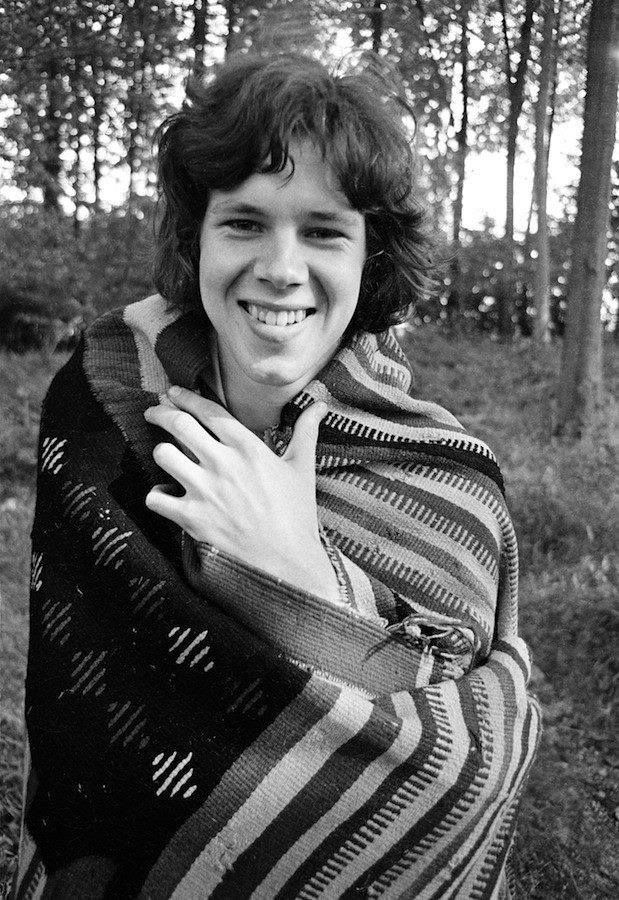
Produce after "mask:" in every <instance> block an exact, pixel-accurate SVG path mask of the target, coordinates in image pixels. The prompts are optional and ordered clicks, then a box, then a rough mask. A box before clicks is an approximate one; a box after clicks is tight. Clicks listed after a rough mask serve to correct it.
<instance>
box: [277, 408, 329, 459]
mask: <svg viewBox="0 0 619 900" xmlns="http://www.w3.org/2000/svg"><path fill="white" fill-rule="evenodd" d="M326 412H327V404H326V403H323V401H322V400H318V401H317V402H316V403H312V405H311V406H309V407H308V408H307V409H305V410H303V412H302V413H301V415H300V416H299V418H298V419H297V421H296V424H295V426H294V431H293V433H292V438H291V441H290V443H289V444H288V449H287V451H286V453H285V456H284V459H286V461H288V462H292V463H295V464H296V465H297V468H305V467H306V466H307V467H309V468H311V469H312V471H313V469H314V463H315V459H316V442H317V440H318V426H319V425H320V422H321V420H322V419H323V418H324V416H325V414H326Z"/></svg>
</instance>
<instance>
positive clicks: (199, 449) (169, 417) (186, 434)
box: [144, 404, 221, 462]
mask: <svg viewBox="0 0 619 900" xmlns="http://www.w3.org/2000/svg"><path fill="white" fill-rule="evenodd" d="M144 418H145V419H146V421H147V422H150V423H151V424H152V425H157V426H158V427H159V428H163V429H164V430H165V431H167V432H168V433H169V434H170V435H172V437H173V438H175V440H176V441H177V442H178V443H179V444H180V445H181V448H182V449H183V450H184V451H185V452H186V454H187V455H188V456H189V457H190V458H192V459H195V460H200V461H203V462H207V461H208V462H212V461H213V459H214V458H215V457H216V454H217V449H218V447H220V446H221V445H220V442H219V439H218V438H217V437H216V436H215V435H213V434H210V433H209V432H208V431H207V430H206V429H205V428H203V427H202V425H201V424H200V423H199V422H198V421H197V420H196V419H195V418H194V417H193V416H192V415H190V414H189V413H187V412H184V411H183V410H180V409H178V408H177V407H176V406H167V405H162V404H160V405H159V406H150V407H149V408H148V409H147V410H145V411H144Z"/></svg>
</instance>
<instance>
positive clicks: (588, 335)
mask: <svg viewBox="0 0 619 900" xmlns="http://www.w3.org/2000/svg"><path fill="white" fill-rule="evenodd" d="M618 23H619V7H618V6H617V4H615V3H614V2H613V0H593V2H592V5H591V15H590V20H589V33H588V43H587V87H586V95H585V112H584V128H583V137H582V149H581V162H580V183H579V187H578V199H577V212H576V221H575V223H574V233H573V238H572V261H571V270H570V279H569V296H568V307H567V319H566V329H565V339H564V344H563V355H562V364H561V374H560V380H559V411H558V412H559V414H558V422H557V429H556V430H557V433H558V434H560V435H564V436H566V437H572V438H584V437H588V436H590V435H591V433H592V430H593V428H594V425H595V424H596V419H597V411H598V408H599V402H600V392H601V382H602V333H601V322H600V308H601V303H602V294H603V291H604V286H605V283H606V255H607V229H608V222H609V199H610V188H611V164H612V154H613V145H614V138H615V127H616V110H617V85H618V81H619V68H618V66H617V57H616V51H617V41H618V37H619V35H618V31H619V24H618Z"/></svg>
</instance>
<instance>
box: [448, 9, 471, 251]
mask: <svg viewBox="0 0 619 900" xmlns="http://www.w3.org/2000/svg"><path fill="white" fill-rule="evenodd" d="M470 11H471V0H462V2H461V3H460V9H459V20H458V25H459V28H460V48H459V60H460V94H461V97H462V115H461V117H460V127H459V128H458V131H457V133H456V141H457V144H458V149H457V151H456V165H455V170H456V199H455V202H454V210H453V229H452V239H453V244H454V247H457V246H458V244H459V242H460V228H461V227H462V208H463V200H464V182H465V176H466V156H467V152H468V127H469V13H470Z"/></svg>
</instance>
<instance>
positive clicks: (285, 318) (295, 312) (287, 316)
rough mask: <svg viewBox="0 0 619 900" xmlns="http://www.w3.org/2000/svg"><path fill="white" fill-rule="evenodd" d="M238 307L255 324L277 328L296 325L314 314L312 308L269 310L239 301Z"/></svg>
mask: <svg viewBox="0 0 619 900" xmlns="http://www.w3.org/2000/svg"><path fill="white" fill-rule="evenodd" d="M239 306H240V307H241V308H242V309H244V310H245V312H246V313H247V315H248V316H249V317H250V318H252V319H254V320H255V321H256V322H262V323H263V324H264V325H274V326H276V327H277V328H288V327H289V326H291V325H298V324H299V323H300V322H303V321H305V319H307V318H308V317H309V316H311V315H313V314H314V313H315V312H316V310H315V309H313V308H312V307H309V308H299V307H290V308H287V307H284V308H278V309H269V308H267V307H266V306H258V304H256V303H248V302H246V301H243V300H242V301H240V303H239Z"/></svg>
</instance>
